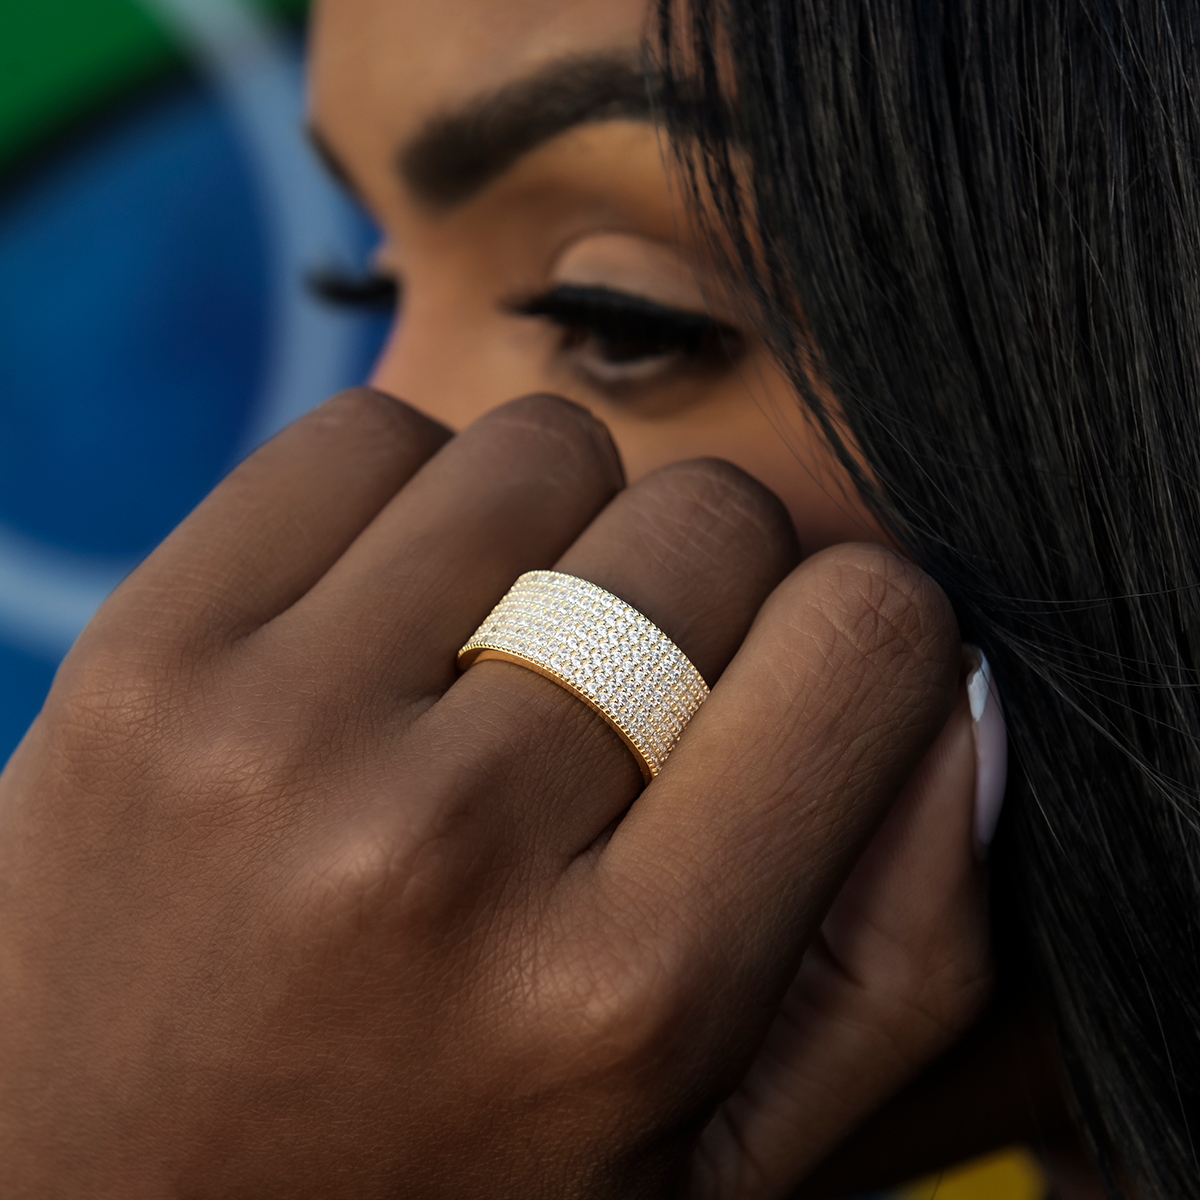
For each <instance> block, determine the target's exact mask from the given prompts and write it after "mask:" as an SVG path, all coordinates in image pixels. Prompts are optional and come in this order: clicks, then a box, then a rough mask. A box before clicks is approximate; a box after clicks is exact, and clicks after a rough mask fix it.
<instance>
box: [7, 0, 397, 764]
mask: <svg viewBox="0 0 1200 1200" xmlns="http://www.w3.org/2000/svg"><path fill="white" fill-rule="evenodd" d="M302 16H303V4H302V3H296V2H291V0H273V2H272V0H261V2H260V0H37V2H36V3H33V2H31V0H0V763H2V762H3V761H4V759H6V758H7V757H8V755H9V753H10V752H11V751H12V749H13V748H14V747H15V746H16V744H17V742H18V741H19V739H20V738H21V736H22V734H23V733H24V731H25V729H26V727H27V726H28V724H29V722H30V721H31V720H32V719H33V717H34V715H35V714H36V712H37V710H38V708H39V706H40V704H41V702H42V699H43V697H44V696H45V693H46V690H47V689H48V687H49V685H50V681H51V678H52V676H53V673H54V669H55V667H56V665H57V663H58V662H59V660H60V659H61V657H62V655H63V654H64V653H65V652H66V650H67V649H68V647H69V646H70V645H71V642H72V641H73V639H74V638H75V636H76V635H77V634H78V632H79V630H80V629H81V628H82V627H83V625H84V624H85V623H86V621H87V620H88V618H89V616H90V615H91V613H92V612H93V611H94V610H95V608H96V606H97V604H98V603H99V602H100V600H101V599H103V597H104V596H105V595H106V594H107V592H108V591H109V590H111V588H112V587H113V586H114V585H115V583H116V582H117V581H119V580H120V579H121V578H122V576H123V575H125V574H126V573H127V572H128V571H129V570H130V569H131V568H132V567H133V566H134V565H135V564H136V563H137V562H138V561H139V559H140V558H142V557H143V556H144V555H145V554H146V553H147V551H149V550H150V549H151V548H152V547H153V546H154V545H155V543H157V542H158V541H159V540H161V539H162V538H163V537H164V536H165V535H166V534H167V533H168V532H169V531H170V529H171V528H172V527H173V526H174V525H175V524H176V523H177V522H178V521H179V519H180V518H181V517H182V516H183V515H184V514H185V513H186V512H187V511H188V510H189V509H190V508H191V507H192V506H193V505H194V504H195V503H196V502H197V501H198V500H199V499H200V498H201V497H202V496H203V495H204V494H205V493H206V492H207V491H208V490H209V489H210V488H211V487H212V486H213V484H214V483H216V481H217V480H218V479H219V478H220V477H221V476H222V475H223V474H224V473H225V472H226V471H228V469H229V468H230V467H231V466H232V465H233V464H234V463H235V462H236V461H237V460H238V459H240V458H241V457H243V456H244V455H245V454H246V453H247V452H248V451H249V450H250V449H252V448H253V447H254V446H255V445H256V444H258V443H259V442H260V441H262V439H263V438H265V437H266V436H268V435H269V434H270V433H272V432H273V431H274V430H276V429H277V428H279V427H280V426H281V425H283V424H285V423H286V422H287V421H288V420H290V419H292V418H293V417H294V416H297V415H298V414H299V413H301V412H303V411H305V410H306V409H307V408H309V407H311V406H312V405H313V404H316V403H318V402H319V401H320V400H321V399H323V398H324V397H325V396H327V395H329V394H330V393H332V392H334V391H336V390H337V389H338V388H341V387H344V386H346V385H348V384H350V383H355V382H360V381H361V380H362V379H363V378H364V377H365V375H366V373H367V371H368V368H369V365H370V363H371V361H372V359H373V357H374V355H375V353H376V351H377V349H378V347H379V344H380V342H381V340H382V337H383V333H384V328H385V318H383V317H378V318H373V317H364V316H362V315H358V314H348V313H345V312H341V311H335V310H331V309H330V308H328V307H327V306H325V305H323V304H322V303H321V302H320V301H317V300H315V299H313V298H312V297H310V296H309V294H308V293H307V290H306V288H305V278H306V276H307V275H308V274H309V273H310V272H312V271H313V270H319V269H330V268H334V269H342V270H346V271H349V272H352V273H353V272H357V271H358V270H360V269H361V268H362V266H363V265H364V263H365V259H366V256H367V253H368V251H369V250H370V248H371V246H372V244H373V240H374V233H373V230H372V229H371V227H370V225H369V223H368V222H367V220H366V219H365V217H364V216H363V214H362V213H360V212H358V211H357V210H356V209H355V208H354V207H353V206H352V205H351V203H350V202H349V201H348V200H347V199H346V198H345V197H344V196H342V195H340V194H339V193H338V192H337V191H336V189H335V188H334V186H333V185H332V184H331V183H330V182H329V181H328V180H327V179H326V178H325V176H324V175H323V173H322V169H321V168H320V166H319V165H318V164H317V163H316V161H315V159H314V157H313V156H312V154H311V152H310V151H309V149H308V147H307V145H306V144H305V141H304V138H303V124H302V123H303V80H302V73H301V54H302V49H303V45H302V26H301V23H300V22H301V19H302Z"/></svg>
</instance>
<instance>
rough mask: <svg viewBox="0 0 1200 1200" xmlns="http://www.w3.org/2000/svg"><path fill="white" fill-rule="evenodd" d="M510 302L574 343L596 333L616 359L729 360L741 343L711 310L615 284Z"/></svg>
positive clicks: (556, 290) (566, 287)
mask: <svg viewBox="0 0 1200 1200" xmlns="http://www.w3.org/2000/svg"><path fill="white" fill-rule="evenodd" d="M505 307H506V308H507V309H508V310H509V311H510V312H514V313H519V314H520V315H521V316H526V317H540V318H542V319H543V320H546V321H549V322H551V323H552V324H554V325H557V326H559V327H560V328H562V329H563V330H564V331H566V332H567V334H568V335H571V336H573V338H574V344H579V343H580V342H582V341H584V340H586V339H588V338H594V339H595V340H596V341H597V342H599V343H600V346H601V348H602V349H603V350H604V351H605V353H606V355H607V356H608V357H610V358H611V360H612V361H614V362H633V361H637V360H639V359H647V358H657V357H660V356H663V355H667V354H682V355H684V356H686V357H688V358H724V359H728V358H732V357H734V356H735V355H736V354H737V352H738V350H739V349H740V348H741V335H740V334H739V333H738V331H737V330H736V329H734V328H733V326H731V325H726V324H725V323H724V322H722V321H718V320H716V318H714V317H711V316H709V315H708V314H707V313H700V312H692V311H688V310H686V309H681V308H671V307H668V306H667V305H664V304H658V303H657V302H655V301H653V300H648V299H646V298H645V297H644V296H637V295H634V294H633V293H631V292H622V291H618V290H616V289H614V288H607V287H584V286H579V285H576V284H558V285H556V286H555V287H552V288H550V289H549V290H548V291H546V292H542V293H540V294H538V295H536V296H531V297H529V298H527V299H524V300H518V301H513V302H510V303H509V304H507V305H506V306H505Z"/></svg>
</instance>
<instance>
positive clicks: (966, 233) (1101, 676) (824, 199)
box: [656, 0, 1200, 1198]
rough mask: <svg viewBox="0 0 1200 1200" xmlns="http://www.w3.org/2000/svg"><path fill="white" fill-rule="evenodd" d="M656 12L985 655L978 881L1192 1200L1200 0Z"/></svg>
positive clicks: (711, 6) (770, 263)
mask: <svg viewBox="0 0 1200 1200" xmlns="http://www.w3.org/2000/svg"><path fill="white" fill-rule="evenodd" d="M658 12H659V20H660V24H659V44H658V47H657V53H658V55H659V59H658V61H657V63H656V76H657V78H658V80H659V86H660V87H661V97H662V101H663V103H664V105H665V108H666V111H667V116H668V119H669V121H671V122H673V124H674V132H675V134H676V138H675V140H676V144H677V145H679V146H681V147H683V148H684V151H685V155H688V154H689V152H690V156H689V157H688V159H687V161H688V162H689V164H690V167H691V169H692V180H693V183H694V184H695V186H696V188H697V190H698V192H699V193H702V194H703V196H704V198H705V200H706V201H707V202H708V203H709V204H710V205H715V210H716V211H717V212H718V213H719V214H720V219H721V223H722V226H723V230H724V236H726V237H728V236H729V235H730V234H732V243H731V244H732V245H733V247H734V251H735V256H736V257H737V258H738V260H739V262H740V266H741V268H742V270H743V271H744V274H745V278H746V279H747V280H748V282H749V284H750V286H751V289H752V291H753V294H754V296H755V297H756V299H757V304H758V307H759V309H760V315H761V317H762V319H763V322H764V324H765V326H766V328H767V331H768V334H769V335H770V337H771V338H772V340H773V344H774V346H775V348H776V350H777V352H778V354H779V356H780V358H781V359H782V361H783V362H784V363H786V364H787V365H788V366H789V368H790V371H791V375H792V378H793V381H794V383H795V386H796V389H797V391H798V392H799V393H800V395H801V396H802V397H803V399H804V400H805V402H806V403H807V405H808V409H809V411H810V413H811V414H812V416H813V419H814V420H816V421H817V422H818V423H819V424H820V425H821V426H822V427H823V429H824V431H825V434H826V436H827V437H828V438H829V439H830V441H831V442H832V443H833V444H834V445H835V446H836V447H838V448H839V453H841V454H842V456H843V461H844V462H845V464H846V466H847V467H848V469H850V470H851V472H852V473H854V474H855V476H856V479H857V482H858V484H859V486H860V489H861V490H862V492H863V494H864V496H866V497H867V499H868V500H869V501H870V502H871V503H872V504H873V505H874V506H875V507H876V510H877V512H878V513H879V515H880V516H881V518H882V519H883V520H884V521H885V522H886V524H887V526H888V527H889V528H890V530H891V531H892V533H893V534H894V535H895V536H896V538H897V539H898V540H899V541H900V542H901V543H902V544H903V545H904V546H905V547H906V548H907V550H908V551H909V552H910V553H911V554H912V555H913V556H914V557H915V559H916V560H917V561H918V562H920V563H921V565H922V566H923V567H924V568H925V569H926V570H927V571H928V572H929V573H930V574H931V575H932V576H933V577H934V578H935V579H937V580H938V582H939V583H940V584H941V585H942V586H943V587H944V588H945V590H946V591H947V593H948V594H949V596H950V598H951V600H952V601H953V603H954V606H955V608H956V610H957V612H958V616H959V620H960V623H961V625H962V629H963V633H964V636H965V637H967V638H968V639H970V640H972V641H975V642H978V643H979V644H981V645H982V646H983V647H984V648H985V649H986V651H987V653H988V655H989V657H990V658H991V659H992V662H993V666H994V669H995V673H996V676H997V678H998V681H999V683H1000V688H1001V694H1002V696H1003V700H1004V703H1005V709H1006V714H1007V720H1008V726H1009V731H1010V735H1011V751H1010V762H1011V766H1010V783H1009V793H1008V798H1007V802H1006V808H1005V812H1004V815H1003V819H1002V822H1001V829H1000V833H999V835H998V838H997V842H996V845H995V847H994V852H993V863H994V883H995V889H996V890H995V896H994V908H995V909H996V910H997V911H998V912H999V913H1000V915H1001V917H1002V918H1003V919H1007V920H1008V921H1010V922H1011V923H1012V924H1013V925H1014V926H1015V928H1016V929H1017V931H1018V932H1017V937H1018V942H1019V944H1020V945H1021V946H1023V947H1024V949H1025V952H1026V954H1027V955H1028V957H1029V959H1030V960H1031V961H1033V962H1034V963H1036V964H1037V969H1038V971H1039V973H1040V977H1041V980H1042V984H1043V986H1044V988H1045V993H1046V995H1047V996H1048V997H1049V1001H1050V1004H1051V1007H1052V1010H1053V1014H1054V1019H1055V1022H1056V1026H1057V1032H1058V1036H1059V1040H1060V1043H1061V1046H1062V1050H1063V1055H1064V1059H1065V1062H1066V1064H1067V1068H1068V1072H1069V1075H1070V1080H1071V1085H1072V1090H1073V1093H1074V1097H1075V1101H1076V1104H1077V1107H1078V1112H1079V1116H1080V1119H1081V1121H1082V1123H1083V1125H1084V1127H1085V1129H1086V1132H1087V1135H1088V1137H1089V1140H1090V1143H1091V1148H1092V1151H1093V1153H1094V1156H1095V1158H1096V1161H1097V1163H1098V1165H1099V1167H1100V1168H1101V1171H1102V1174H1103V1175H1104V1177H1105V1179H1106V1183H1107V1184H1108V1186H1109V1188H1110V1190H1111V1191H1112V1192H1113V1194H1114V1195H1115V1194H1118V1189H1119V1187H1120V1186H1121V1181H1122V1180H1124V1181H1125V1183H1127V1184H1128V1183H1132V1184H1133V1185H1134V1187H1135V1190H1136V1193H1137V1194H1138V1195H1139V1196H1142V1197H1146V1198H1150V1197H1176V1196H1185V1195H1189V1196H1190V1195H1195V1194H1197V1192H1198V1191H1200V1162H1198V1160H1197V1148H1196V1144H1195V1141H1194V1140H1193V1139H1200V1128H1197V1120H1196V1117H1197V1114H1198V1113H1200V1106H1198V1103H1197V1102H1198V1100H1200V961H1198V955H1200V802H1198V800H1200V686H1198V683H1200V679H1198V676H1197V666H1198V662H1197V652H1198V650H1200V157H1198V156H1200V3H1197V0H688V2H687V3H686V4H685V5H682V6H681V5H677V4H672V2H671V0H660V7H659V10H658ZM710 211H711V209H710ZM825 385H828V386H827V388H826V387H825ZM826 394H832V395H833V396H835V397H836V401H837V406H838V409H839V411H838V412H831V411H829V409H828V406H827V405H825V404H824V403H823V401H822V396H823V395H826ZM847 430H848V433H849V439H848V440H849V441H850V442H852V443H853V444H854V445H856V446H857V448H858V450H860V451H861V453H862V456H863V457H864V459H865V461H866V463H867V464H868V465H869V473H864V472H863V471H862V470H860V469H859V468H858V466H857V460H856V458H855V456H854V454H853V453H852V447H851V446H849V445H846V444H843V442H844V441H845V440H846V439H844V437H843V435H844V432H845V431H847Z"/></svg>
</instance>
